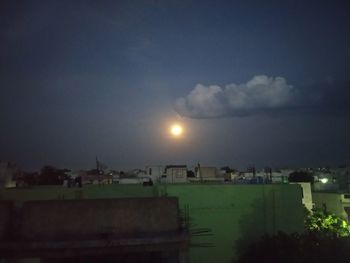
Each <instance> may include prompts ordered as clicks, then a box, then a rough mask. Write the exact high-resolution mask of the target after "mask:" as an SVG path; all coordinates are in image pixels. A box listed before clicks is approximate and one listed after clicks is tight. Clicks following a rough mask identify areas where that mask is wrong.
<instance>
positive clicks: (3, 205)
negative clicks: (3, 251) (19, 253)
mask: <svg viewBox="0 0 350 263" xmlns="http://www.w3.org/2000/svg"><path fill="white" fill-rule="evenodd" d="M11 214H12V202H10V201H0V241H1V240H4V239H5V238H7V236H8V234H9V229H10V224H11Z"/></svg>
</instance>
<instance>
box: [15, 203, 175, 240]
mask: <svg viewBox="0 0 350 263" xmlns="http://www.w3.org/2000/svg"><path fill="white" fill-rule="evenodd" d="M22 217H23V218H24V219H25V220H23V222H22V228H21V236H22V238H23V239H24V240H56V241H57V240H67V239H77V238H78V239H93V238H101V235H105V234H107V233H108V234H114V235H117V236H121V237H124V236H133V237H135V235H142V234H152V233H161V232H172V231H177V230H178V229H179V221H178V203H177V199H176V198H121V199H105V200H101V199H100V200H65V201H58V200H49V201H30V202H25V203H24V204H23V207H22Z"/></svg>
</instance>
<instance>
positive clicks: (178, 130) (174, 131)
mask: <svg viewBox="0 0 350 263" xmlns="http://www.w3.org/2000/svg"><path fill="white" fill-rule="evenodd" d="M170 133H171V135H173V136H174V137H179V136H181V134H182V133H183V128H182V127H181V125H179V124H173V125H172V126H171V127H170Z"/></svg>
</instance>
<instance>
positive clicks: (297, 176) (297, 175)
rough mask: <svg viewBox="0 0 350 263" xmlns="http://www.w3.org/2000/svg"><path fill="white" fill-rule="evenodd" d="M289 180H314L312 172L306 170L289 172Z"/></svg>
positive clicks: (311, 181)
mask: <svg viewBox="0 0 350 263" xmlns="http://www.w3.org/2000/svg"><path fill="white" fill-rule="evenodd" d="M288 179H289V182H310V183H313V182H314V177H313V175H312V174H310V173H309V172H306V171H294V172H292V173H290V174H289V178H288Z"/></svg>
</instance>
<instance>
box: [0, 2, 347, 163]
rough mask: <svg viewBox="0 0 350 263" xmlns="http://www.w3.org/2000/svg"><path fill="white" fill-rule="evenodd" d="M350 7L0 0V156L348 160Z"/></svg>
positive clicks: (39, 159) (20, 159)
mask: <svg viewBox="0 0 350 263" xmlns="http://www.w3.org/2000/svg"><path fill="white" fill-rule="evenodd" d="M349 13H350V3H348V1H345V0H344V1H340V0H339V1H331V0H326V1H313V0H312V1H289V0H287V1H277V0H276V1H209V0H208V1H204V0H203V1H195V0H193V1H191V0H184V1H175V0H173V1H172V0H169V1H156V0H154V1H150V0H149V1H148V0H139V1H136V0H135V1H2V2H1V4H0V119H1V124H0V149H1V151H0V160H11V161H15V162H16V163H17V164H18V165H19V166H20V167H22V168H24V169H32V170H33V169H40V168H41V167H42V166H43V165H46V164H50V165H54V166H57V167H61V168H65V167H67V168H72V169H79V168H82V169H89V168H93V167H94V165H95V157H96V155H97V156H98V157H99V159H100V160H101V161H102V162H103V163H105V164H106V165H108V167H110V168H111V169H116V170H120V169H123V170H125V169H130V168H142V167H144V165H149V164H154V165H158V164H159V165H166V164H188V165H195V164H196V163H198V162H200V163H201V164H203V165H208V166H217V167H220V166H226V165H229V166H232V167H237V168H244V167H246V166H248V165H251V164H255V165H256V166H257V167H264V166H272V167H284V166H319V165H329V166H337V165H341V164H349V160H350V138H349V137H350V136H349V134H350V129H349V128H350V127H349V121H350V118H349V117H350V104H349V99H350V96H349V95H350V30H349V24H350V17H349ZM173 123H180V124H182V126H183V129H184V133H183V136H182V137H181V138H179V139H174V138H171V136H169V128H170V125H171V124H173Z"/></svg>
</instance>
